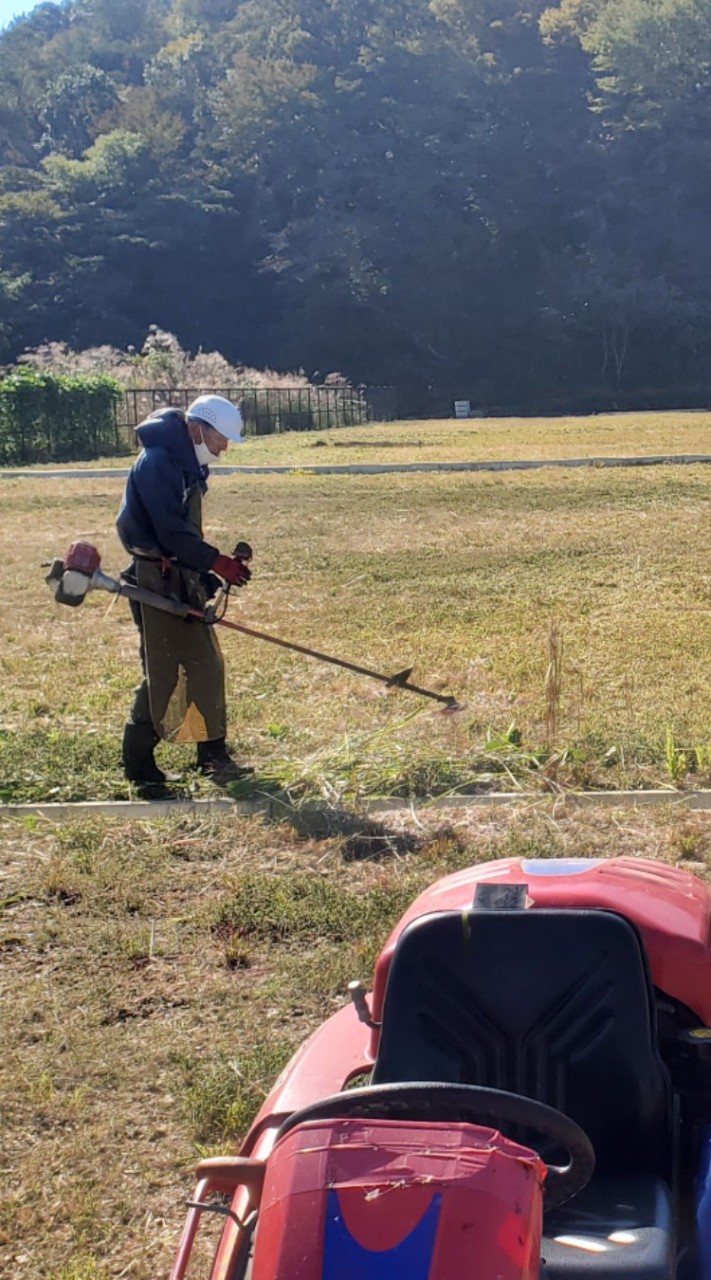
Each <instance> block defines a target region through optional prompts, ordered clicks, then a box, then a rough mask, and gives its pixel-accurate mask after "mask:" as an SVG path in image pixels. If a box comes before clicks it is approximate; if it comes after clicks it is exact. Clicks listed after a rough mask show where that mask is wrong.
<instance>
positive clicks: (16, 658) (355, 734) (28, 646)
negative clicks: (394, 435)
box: [0, 415, 711, 801]
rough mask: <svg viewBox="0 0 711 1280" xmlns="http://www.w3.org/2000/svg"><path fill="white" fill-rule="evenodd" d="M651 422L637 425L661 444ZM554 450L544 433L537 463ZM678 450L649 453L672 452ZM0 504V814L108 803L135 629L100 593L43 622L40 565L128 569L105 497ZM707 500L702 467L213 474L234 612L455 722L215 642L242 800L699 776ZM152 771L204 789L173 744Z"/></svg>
mask: <svg viewBox="0 0 711 1280" xmlns="http://www.w3.org/2000/svg"><path fill="white" fill-rule="evenodd" d="M691 416H692V415H686V416H685V418H684V421H686V420H687V418H690V417H691ZM668 417H669V418H670V421H671V420H672V419H671V416H669V415H668ZM673 421H674V422H676V419H673ZM594 422H598V420H597V419H595V420H594ZM652 422H653V424H656V425H649V424H647V423H646V422H645V421H639V420H636V428H635V429H636V430H637V431H638V433H642V434H643V433H644V431H645V430H646V429H647V427H648V429H649V431H650V432H652V431H653V432H658V430H659V425H658V424H659V418H658V416H654V415H652ZM465 425H466V426H468V424H465ZM487 425H488V424H481V425H480V427H479V429H481V430H484V429H485V428H486V426H487ZM525 425H526V429H528V424H525ZM420 428H421V429H422V430H424V429H425V428H426V429H427V430H429V431H431V432H432V433H436V432H437V431H438V430H439V431H440V432H441V437H442V441H443V444H442V448H443V449H444V448H445V447H446V441H447V440H448V439H450V437H451V433H452V430H453V427H452V424H450V423H444V424H441V425H440V426H439V427H438V426H437V424H420ZM494 429H495V430H497V431H498V430H499V429H500V428H499V425H498V424H496V425H495V427H494ZM561 429H562V428H561V425H560V423H558V422H553V423H551V424H550V430H549V436H548V437H546V441H545V442H544V443H546V442H547V445H548V446H551V441H554V437H555V436H556V434H557V433H558V432H559V431H560V430H561ZM576 429H577V428H576ZM625 429H626V430H627V431H631V430H632V427H631V426H630V425H629V424H628V425H627V427H626V428H625ZM517 430H518V431H519V432H521V431H523V430H524V427H523V426H521V425H520V424H519V426H518V427H517ZM541 430H542V428H541ZM676 432H677V428H676V426H675V427H674V431H673V432H671V434H670V435H669V437H668V438H667V439H666V440H665V439H662V438H657V437H656V436H655V441H656V443H655V448H659V449H667V450H671V449H673V448H674V447H675V446H676V441H677V434H676ZM332 435H333V436H336V435H340V433H336V432H334V433H332ZM277 443H279V441H277ZM327 447H330V446H327ZM333 447H334V448H335V447H336V446H335V445H334V446H333ZM541 447H543V446H541ZM554 451H555V450H554ZM244 452H245V453H246V452H247V450H245V451H244ZM403 456H404V457H406V458H407V457H411V456H412V453H411V451H408V450H403ZM0 483H1V484H2V489H1V490H0V493H1V495H2V506H3V527H2V534H1V535H0V537H1V538H2V556H1V558H0V590H1V594H0V600H1V601H2V604H1V605H0V639H1V641H2V645H1V648H0V672H1V674H2V679H3V684H2V692H1V694H0V798H1V799H2V800H5V801H9V800H23V799H24V800H32V799H47V798H51V797H56V798H62V799H64V798H67V799H73V798H78V799H92V798H96V799H102V798H107V797H114V796H115V797H126V796H127V795H128V790H127V787H126V784H125V783H124V781H123V779H122V776H121V772H120V768H119V758H118V741H119V735H120V730H121V725H122V723H123V720H124V717H125V713H126V709H127V707H128V705H129V702H130V695H131V688H132V686H133V685H134V683H135V681H136V679H137V671H138V663H137V658H136V641H135V634H134V628H133V626H132V623H131V621H130V617H129V613H128V609H127V607H126V605H125V603H124V602H121V601H119V602H113V603H112V602H111V601H110V599H109V597H107V596H104V595H101V596H94V597H92V598H91V599H90V601H89V602H88V603H87V604H86V605H85V606H84V607H83V608H82V609H81V610H77V611H73V610H68V609H64V610H60V609H58V608H57V607H56V606H55V605H54V603H53V601H52V600H51V597H50V595H49V593H48V591H47V588H46V587H45V585H44V582H43V573H42V570H41V568H40V565H41V562H42V561H43V560H48V559H51V557H52V556H54V555H56V554H58V553H61V552H63V551H64V550H65V549H66V547H67V546H68V544H69V542H70V541H71V540H72V539H73V538H74V537H77V536H82V537H85V538H88V539H89V540H91V541H94V542H96V543H97V544H98V545H99V547H100V548H101V551H102V553H103V556H104V564H105V566H106V568H107V569H110V570H113V571H114V572H116V571H117V570H118V569H119V568H120V567H121V566H122V565H123V563H124V560H125V556H124V554H123V552H122V551H121V549H120V548H119V546H118V543H117V540H116V537H115V534H114V532H113V521H114V517H115V512H116V509H117V506H118V503H119V499H120V494H121V491H122V483H123V482H122V481H121V480H120V478H118V477H117V478H116V480H112V479H111V478H108V479H103V480H65V481H59V480H53V481H49V480H39V479H38V480H36V481H35V480H31V479H22V480H3V481H1V482H0ZM710 487H711V471H709V469H708V468H706V467H704V466H693V467H684V468H672V467H655V468H650V469H644V470H641V469H637V468H634V469H629V470H613V471H606V470H602V469H598V468H595V467H592V468H590V469H587V468H586V469H583V470H577V471H557V470H553V469H551V470H547V469H543V470H541V471H538V472H534V473H504V474H487V473H482V474H471V475H469V474H446V473H443V474H440V473H436V474H427V475H418V474H410V475H404V474H398V475H390V476H311V475H308V474H305V473H303V472H297V473H295V474H289V475H284V476H252V477H249V478H245V477H243V476H230V477H215V478H214V479H213V482H212V484H211V491H210V495H209V497H208V502H207V508H206V519H207V536H208V537H209V538H210V539H211V540H212V541H214V542H217V543H219V544H220V545H221V546H222V547H223V548H227V549H229V547H230V546H231V545H232V544H233V542H234V540H235V539H236V538H237V537H246V538H247V539H248V540H249V541H250V542H251V543H252V545H253V547H254V548H255V562H254V569H255V572H254V579H253V582H252V584H251V585H250V587H249V589H248V590H247V591H245V592H243V593H241V594H240V595H239V598H238V600H237V601H236V602H235V604H234V605H233V606H232V608H233V611H234V612H233V616H235V617H236V618H238V619H242V620H243V621H245V622H246V623H247V624H252V625H256V626H259V627H262V628H265V629H267V630H272V631H274V632H276V633H277V634H281V635H283V636H286V637H287V638H291V639H294V640H296V641H298V642H301V643H305V644H307V645H311V646H315V647H317V648H320V649H325V650H326V651H330V652H333V653H335V654H337V655H341V656H343V657H346V658H351V659H353V660H355V661H356V662H363V663H365V664H367V665H370V666H373V667H375V668H376V669H379V670H382V671H385V672H395V671H398V670H401V669H402V668H403V667H404V666H407V665H409V664H410V663H413V662H414V664H415V673H414V678H415V679H416V680H417V681H418V682H419V683H423V684H428V685H430V686H432V687H433V688H434V689H436V690H438V691H441V692H451V693H453V694H455V695H456V696H457V697H459V698H460V700H461V701H462V702H463V703H465V704H466V711H465V712H464V713H462V714H460V715H456V716H451V717H443V716H441V715H432V714H430V707H431V705H432V704H427V703H423V702H420V701H419V700H418V699H415V698H413V697H412V696H409V695H406V694H404V693H397V694H396V693H388V694H383V691H382V689H381V687H380V686H378V685H376V684H373V683H370V682H368V681H366V680H363V679H360V678H358V677H355V676H350V675H347V674H345V673H343V672H341V671H338V670H337V669H334V668H329V667H326V666H323V665H320V664H316V663H314V662H311V661H309V660H307V659H304V658H301V657H298V656H296V655H290V654H287V653H284V652H283V651H281V650H278V649H275V648H273V647H270V646H267V645H264V644H261V643H259V642H257V641H254V640H249V639H246V638H244V637H242V636H237V635H235V634H234V633H228V632H224V631H223V632H222V639H223V648H224V652H225V656H226V659H227V669H228V695H229V705H230V715H231V726H232V734H233V737H234V739H235V743H236V746H237V748H238V750H239V751H240V752H241V753H242V754H243V755H245V756H247V757H249V759H250V760H251V761H252V762H253V763H254V764H255V765H256V768H257V775H256V779H255V782H254V784H253V785H252V786H251V788H247V790H248V791H251V792H252V793H253V792H254V791H255V790H257V791H259V790H264V789H274V788H276V787H288V788H290V790H291V794H292V795H293V797H294V798H299V797H300V796H302V795H307V794H308V795H318V794H320V795H325V796H326V797H329V798H333V797H336V798H342V797H347V798H351V799H352V798H354V797H357V796H360V795H373V794H383V793H385V794H387V793H400V794H417V795H427V794H430V793H446V792H447V791H449V790H451V789H459V790H472V789H474V790H476V789H480V788H482V787H488V788H490V787H491V786H497V787H501V786H502V785H503V786H505V787H508V786H510V785H521V784H525V785H526V786H544V787H546V786H550V785H552V784H555V785H587V786H601V787H608V788H609V787H613V786H620V785H625V786H629V785H631V786H642V785H650V784H651V785H660V784H664V783H665V782H667V783H670V784H678V783H683V782H684V781H685V780H686V779H687V778H688V777H689V776H690V775H691V774H695V775H696V777H697V779H699V780H703V781H708V779H709V777H710V776H711V692H710V689H709V682H708V680H707V655H708V653H709V642H710V640H711V573H710V570H709V566H710V565H711V526H710V523H709V519H708V515H709V495H710ZM551 664H553V675H554V678H553V679H551V678H550V677H551ZM161 751H162V754H163V758H164V759H165V760H167V762H168V764H169V766H170V767H171V768H173V769H177V770H178V771H179V772H180V771H182V772H183V778H184V780H183V783H182V788H183V791H184V792H187V793H194V792H195V791H200V790H201V787H202V791H203V792H204V791H205V787H204V785H203V784H200V783H199V782H198V781H197V779H196V775H195V774H194V773H191V772H190V770H189V766H190V764H191V762H192V752H191V751H190V750H189V749H187V748H162V749H161Z"/></svg>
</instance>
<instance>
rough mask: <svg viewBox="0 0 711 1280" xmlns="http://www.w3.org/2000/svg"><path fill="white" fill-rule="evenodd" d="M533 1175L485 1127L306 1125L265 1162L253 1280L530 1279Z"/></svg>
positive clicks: (537, 1185)
mask: <svg viewBox="0 0 711 1280" xmlns="http://www.w3.org/2000/svg"><path fill="white" fill-rule="evenodd" d="M544 1177H545V1165H544V1164H543V1163H542V1161H541V1160H540V1158H539V1157H538V1156H537V1155H536V1154H535V1153H534V1152H533V1151H529V1150H528V1148H526V1147H521V1146H519V1145H518V1144H517V1143H515V1142H511V1141H509V1139H507V1138H504V1137H502V1136H501V1134H499V1133H497V1132H496V1131H495V1130H492V1129H484V1128H479V1127H478V1126H475V1125H470V1124H439V1123H438V1124H429V1123H428V1124H425V1123H419V1122H413V1123H403V1122H402V1121H387V1120H378V1121H372V1120H370V1121H365V1120H355V1119H353V1120H328V1121H311V1122H310V1123H308V1124H304V1125H301V1126H300V1127H299V1128H297V1129H294V1130H293V1131H292V1132H291V1133H289V1134H287V1135H286V1137H285V1138H283V1139H282V1141H281V1142H280V1143H279V1144H278V1145H277V1147H276V1148H275V1150H274V1152H273V1153H272V1155H271V1156H270V1157H269V1161H268V1164H267V1174H266V1180H265V1184H264V1191H263V1194H262V1202H261V1208H260V1215H259V1227H258V1231H257V1238H256V1244H255V1253H254V1266H253V1272H252V1277H253V1280H399V1278H400V1277H402V1280H453V1278H454V1277H457V1276H482V1277H487V1276H491V1277H496V1280H535V1277H536V1276H537V1275H538V1265H539V1254H540V1240H541V1215H542V1193H541V1187H542V1183H543V1179H544Z"/></svg>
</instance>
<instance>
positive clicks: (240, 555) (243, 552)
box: [232, 542, 252, 564]
mask: <svg viewBox="0 0 711 1280" xmlns="http://www.w3.org/2000/svg"><path fill="white" fill-rule="evenodd" d="M232 555H233V557H234V559H235V560H243V561H244V563H245V564H249V562H250V560H251V559H252V548H251V547H250V545H249V543H248V542H238V543H237V546H236V547H235V549H234V551H233V552H232Z"/></svg>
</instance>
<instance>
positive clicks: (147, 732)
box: [123, 722, 166, 795]
mask: <svg viewBox="0 0 711 1280" xmlns="http://www.w3.org/2000/svg"><path fill="white" fill-rule="evenodd" d="M159 741H160V738H159V737H158V734H157V733H156V731H155V729H154V728H153V725H152V724H150V722H149V723H142V724H127V725H126V727H125V729H124V731H123V771H124V773H125V775H126V777H127V778H128V781H129V782H133V783H134V784H135V786H136V787H137V788H138V790H139V791H140V792H141V794H144V795H150V794H151V793H154V794H155V793H158V792H161V791H164V790H165V783H166V776H165V774H164V773H163V770H162V769H159V768H158V765H157V764H156V762H155V760H154V759H153V749H154V747H155V745H156V743H157V742H159Z"/></svg>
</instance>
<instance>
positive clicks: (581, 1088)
mask: <svg viewBox="0 0 711 1280" xmlns="http://www.w3.org/2000/svg"><path fill="white" fill-rule="evenodd" d="M655 1031H656V1027H655V1014H654V1001H653V992H652V986H651V981H650V978H649V973H648V969H647V960H646V955H645V952H644V947H643V944H642V941H641V938H640V937H639V935H638V933H637V931H636V929H635V928H634V927H633V925H631V924H630V923H629V921H627V920H625V919H624V918H623V917H622V916H618V915H615V914H613V913H612V912H606V911H554V910H538V909H535V908H534V909H527V910H481V909H474V910H471V911H466V912H458V911H446V912H438V913H435V914H432V915H428V916H423V917H421V918H420V919H419V920H416V921H414V922H413V923H412V924H411V925H409V926H408V927H407V928H406V929H405V930H404V932H403V933H402V935H401V937H400V939H399V941H398V944H397V947H396V949H395V953H394V956H393V959H392V964H391V969H390V975H389V978H388V984H387V989H386V993H385V1004H384V1010H383V1025H382V1031H381V1038H380V1046H379V1051H378V1057H377V1061H376V1064H375V1068H374V1071H373V1076H372V1080H373V1083H374V1084H385V1083H389V1082H392V1083H394V1082H397V1081H406V1080H412V1081H415V1080H440V1081H448V1082H451V1083H461V1084H476V1085H486V1086H490V1087H492V1088H496V1089H505V1090H508V1091H509V1092H512V1093H521V1094H524V1095H525V1096H527V1097H530V1098H537V1099H539V1100H540V1101H541V1102H546V1103H548V1105H549V1106H552V1107H556V1108H557V1109H558V1110H559V1111H563V1112H565V1114H566V1115H568V1116H570V1117H571V1119H573V1120H575V1121H576V1122H577V1123H578V1124H579V1125H580V1126H581V1127H582V1128H583V1129H584V1130H585V1132H586V1133H587V1134H588V1137H589V1138H590V1140H591V1142H592V1144H593V1147H594V1148H595V1156H596V1177H599V1176H603V1175H615V1176H619V1175H623V1174H633V1173H639V1174H660V1175H661V1176H669V1173H670V1159H671V1157H670V1152H671V1139H670V1133H671V1114H672V1103H671V1089H670V1083H669V1078H668V1075H667V1072H666V1068H665V1067H664V1064H663V1062H662V1060H661V1058H660V1056H659V1053H658V1051H657V1046H656V1039H655ZM511 1136H515V1135H511Z"/></svg>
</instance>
